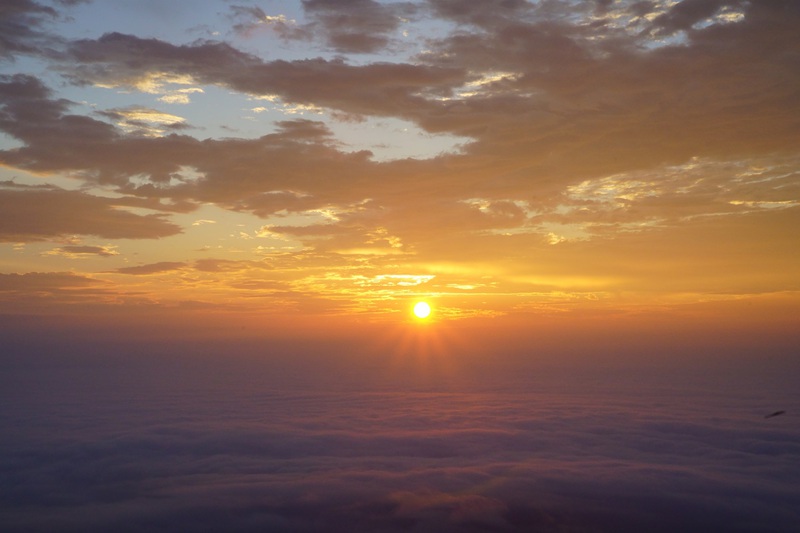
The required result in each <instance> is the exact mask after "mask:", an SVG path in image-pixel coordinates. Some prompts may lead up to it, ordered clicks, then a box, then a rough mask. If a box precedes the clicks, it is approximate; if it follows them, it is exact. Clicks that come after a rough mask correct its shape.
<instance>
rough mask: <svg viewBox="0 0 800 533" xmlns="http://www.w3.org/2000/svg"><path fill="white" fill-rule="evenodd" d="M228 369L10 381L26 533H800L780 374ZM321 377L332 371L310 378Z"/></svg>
mask: <svg viewBox="0 0 800 533" xmlns="http://www.w3.org/2000/svg"><path fill="white" fill-rule="evenodd" d="M220 355H222V354H217V356H216V357H215V358H213V359H212V358H203V357H193V358H192V359H193V363H192V364H191V366H187V364H186V363H187V360H186V359H182V358H180V357H175V356H158V357H150V358H144V359H143V358H142V357H138V358H136V359H130V358H126V357H119V356H118V357H113V356H112V357H111V358H110V359H109V354H105V355H103V356H102V357H101V359H100V360H98V359H97V358H96V357H95V358H93V359H92V358H87V357H80V358H78V361H80V362H77V363H72V364H70V365H69V366H65V365H64V363H55V364H54V368H50V369H48V368H46V367H41V366H36V365H31V364H30V363H29V364H26V365H18V366H17V369H16V370H14V371H13V372H12V373H4V376H3V391H4V392H3V395H4V398H7V397H8V395H10V394H13V395H14V397H15V398H17V400H16V402H15V403H14V404H13V407H12V404H11V403H9V402H7V401H4V402H3V404H2V405H3V407H2V410H0V416H2V423H3V426H4V427H5V428H7V431H4V436H3V438H2V441H0V442H1V443H2V444H1V445H2V454H1V455H0V457H2V468H3V471H4V472H5V475H4V481H3V483H2V485H0V501H2V502H3V503H2V507H1V508H0V517H2V519H3V523H4V524H5V527H6V528H7V530H8V531H51V530H53V529H57V530H59V531H108V530H112V529H113V530H115V531H152V530H178V529H180V530H182V531H218V530H222V529H224V530H226V531H265V530H266V531H365V532H366V531H398V532H400V531H423V532H435V531H440V532H450V531H452V532H456V531H458V532H472V531H497V532H514V531H520V532H522V531H542V532H547V531H608V532H612V531H613V532H634V531H645V530H646V531H658V532H661V531H663V532H668V531H678V530H680V531H691V532H700V531H708V530H710V529H714V530H724V531H730V532H745V531H773V532H787V533H788V532H789V531H793V530H794V529H795V528H796V524H797V521H798V519H800V515H798V509H799V508H800V507H798V503H800V492H799V491H798V488H797V487H798V481H800V463H798V452H800V448H798V437H800V435H799V434H798V429H797V426H796V424H795V422H794V421H795V420H796V416H797V415H796V414H792V411H791V410H790V411H789V412H787V414H785V415H784V417H782V418H775V419H764V418H763V414H764V413H765V412H769V411H770V410H771V409H772V407H774V405H775V404H774V403H772V402H784V403H782V406H784V405H787V404H788V405H789V408H791V407H792V406H796V405H798V400H800V398H798V396H797V391H796V390H795V389H794V388H793V387H792V384H791V380H786V379H784V380H781V379H780V378H779V377H778V376H780V373H777V376H776V375H772V376H771V377H770V374H771V372H772V371H773V370H775V369H774V368H773V369H772V370H770V371H769V372H767V373H765V372H763V371H760V370H757V369H755V370H753V369H750V370H748V371H747V372H745V373H743V374H742V373H738V372H737V373H727V374H726V375H725V377H724V378H722V379H719V380H712V379H710V377H708V376H706V377H700V378H697V377H695V378H694V379H693V380H691V379H690V380H688V381H687V379H686V378H687V377H688V374H687V375H683V376H681V374H680V373H677V374H672V373H669V372H668V374H669V375H668V376H667V375H662V376H661V377H660V378H656V377H655V376H653V375H649V374H647V373H640V374H635V375H636V376H637V378H638V384H637V385H632V384H631V382H630V380H629V379H627V377H624V379H622V378H623V376H622V375H621V374H620V373H619V372H618V371H617V372H615V371H600V372H599V373H595V374H594V378H593V377H592V375H591V374H590V373H589V372H586V373H580V372H577V373H576V372H574V371H572V370H569V371H568V370H566V369H564V368H562V369H561V370H558V371H553V370H552V369H551V370H547V369H544V368H536V367H526V366H524V365H523V366H522V367H520V366H517V365H515V366H516V368H515V369H514V370H513V371H512V373H513V375H504V374H503V371H500V370H498V367H497V366H495V365H491V366H490V365H488V364H486V363H485V362H483V363H481V362H478V363H475V362H474V361H473V364H475V365H476V366H475V367H474V368H470V367H469V366H467V365H468V364H469V363H467V362H466V361H465V360H461V361H459V362H457V363H455V365H453V367H452V368H451V370H450V371H449V372H448V373H441V372H439V373H436V372H434V373H430V374H428V375H423V374H419V375H417V376H416V377H413V376H410V375H408V374H405V373H404V372H403V371H402V370H399V369H398V367H397V365H396V364H395V365H387V364H388V361H387V360H386V359H382V357H381V356H380V355H378V354H373V355H372V356H371V357H372V358H376V357H377V358H378V360H379V361H382V362H381V363H380V364H374V363H373V365H371V368H369V369H366V368H365V366H364V365H363V362H359V361H357V360H349V361H347V362H346V363H344V362H343V361H342V360H339V361H331V360H330V359H328V358H324V357H323V358H320V357H316V356H314V357H308V356H305V357H304V356H300V357H297V356H295V357H292V358H284V357H281V356H279V355H278V354H274V353H273V354H272V357H271V359H270V360H269V361H267V360H265V359H263V358H259V359H250V360H248V359H245V358H242V357H238V356H236V355H233V354H228V355H227V356H226V357H223V358H222V359H220ZM498 355H499V354H494V356H495V357H497V356H498ZM102 359H106V362H105V363H103V362H101V360H102ZM46 361H47V359H44V360H43V362H46ZM89 361H91V362H89ZM53 363H54V360H51V361H50V363H49V364H53ZM352 363H358V364H357V368H358V370H355V371H354V370H353V367H350V370H349V371H348V370H347V368H348V366H350V365H351V364H352ZM309 364H312V365H315V366H317V367H318V368H319V369H320V370H324V371H325V372H323V373H320V374H317V375H316V376H314V377H309V376H308V375H306V376H303V377H298V376H299V375H300V374H303V373H304V372H301V373H300V374H297V373H296V372H297V370H298V369H300V368H302V367H303V366H305V365H309ZM98 365H99V366H98ZM390 366H393V368H390ZM90 369H92V370H91V371H90ZM596 370H597V368H595V371H596ZM711 370H713V372H716V373H718V372H720V371H722V370H723V369H722V368H721V367H714V368H711ZM638 371H641V368H639V369H638V370H636V371H634V373H635V372H638ZM662 371H663V369H662ZM31 372H33V373H34V374H33V375H35V376H36V381H34V382H31V381H29V379H28V378H27V377H26V376H27V374H26V373H31ZM506 372H507V371H506ZM597 377H602V382H598V381H597V379H596V378H597ZM680 377H682V378H683V383H684V384H683V385H681V386H678V387H675V386H670V387H664V385H665V384H667V383H669V381H670V380H671V379H675V378H680ZM20 378H26V381H27V382H28V383H33V386H32V387H31V388H29V389H28V390H25V391H23V390H20V388H19V385H18V384H17V385H15V383H14V380H18V379H20ZM764 386H768V387H770V388H769V389H768V390H765V389H763V388H762V387H764ZM443 388H444V389H445V390H442V389H443ZM98 397H102V398H103V400H102V401H97V400H96V398H98Z"/></svg>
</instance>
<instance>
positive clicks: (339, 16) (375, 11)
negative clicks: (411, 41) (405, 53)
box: [303, 0, 417, 53]
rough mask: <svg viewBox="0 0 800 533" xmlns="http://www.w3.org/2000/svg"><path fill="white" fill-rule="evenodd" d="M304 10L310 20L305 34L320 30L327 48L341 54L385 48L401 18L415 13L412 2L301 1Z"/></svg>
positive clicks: (358, 0) (375, 50)
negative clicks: (325, 40)
mask: <svg viewBox="0 0 800 533" xmlns="http://www.w3.org/2000/svg"><path fill="white" fill-rule="evenodd" d="M303 9H304V10H305V12H306V15H307V16H308V17H310V18H311V20H312V22H311V23H310V24H309V25H308V31H309V32H313V31H315V30H318V29H321V30H322V32H323V34H324V35H325V36H326V39H327V42H328V44H329V45H330V46H331V47H332V48H333V49H334V50H336V51H338V52H344V53H347V52H349V53H370V52H377V51H379V50H380V49H382V48H384V47H386V46H387V45H388V44H389V42H390V41H389V39H390V36H391V34H392V33H394V32H395V31H396V30H397V29H398V27H399V26H400V24H401V21H402V20H403V18H404V17H409V16H411V15H413V14H414V13H415V12H416V11H417V7H416V5H415V4H413V3H411V2H397V3H388V4H386V3H380V2H376V1H374V0H335V1H332V2H326V1H320V0H303Z"/></svg>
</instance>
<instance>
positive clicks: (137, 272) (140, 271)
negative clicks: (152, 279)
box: [114, 261, 186, 276]
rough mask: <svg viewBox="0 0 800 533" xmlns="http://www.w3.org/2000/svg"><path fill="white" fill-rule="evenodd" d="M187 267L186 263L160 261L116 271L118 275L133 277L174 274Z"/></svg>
mask: <svg viewBox="0 0 800 533" xmlns="http://www.w3.org/2000/svg"><path fill="white" fill-rule="evenodd" d="M185 266H186V263H182V262H177V261H160V262H158V263H151V264H149V265H139V266H132V267H121V268H118V269H116V270H114V272H115V273H117V274H130V275H133V276H147V275H150V274H161V273H163V272H172V271H175V270H180V269H182V268H183V267H185Z"/></svg>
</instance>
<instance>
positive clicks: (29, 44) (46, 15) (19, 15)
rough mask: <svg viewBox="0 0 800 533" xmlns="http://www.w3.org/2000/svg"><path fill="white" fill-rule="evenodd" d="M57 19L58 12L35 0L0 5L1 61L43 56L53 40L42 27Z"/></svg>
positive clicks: (11, 0)
mask: <svg viewBox="0 0 800 533" xmlns="http://www.w3.org/2000/svg"><path fill="white" fill-rule="evenodd" d="M57 16H58V13H57V12H56V10H55V9H53V8H52V7H49V6H45V5H42V4H40V3H38V2H34V1H33V0H8V1H5V2H3V3H2V5H0V60H9V59H11V60H13V59H14V58H15V56H17V55H18V54H32V53H42V52H43V47H44V46H45V45H46V44H47V43H48V42H49V41H50V38H49V37H48V36H47V33H46V32H45V31H44V30H43V27H44V26H45V25H46V23H47V22H48V21H52V20H54V19H55V18H56V17H57Z"/></svg>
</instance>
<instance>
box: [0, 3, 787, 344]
mask: <svg viewBox="0 0 800 533" xmlns="http://www.w3.org/2000/svg"><path fill="white" fill-rule="evenodd" d="M66 4H67V3H59V2H54V3H47V2H33V1H29V2H18V3H11V4H7V5H5V6H4V7H0V28H3V31H2V33H3V43H2V47H0V74H1V75H2V77H1V78H0V314H2V322H0V325H1V326H2V327H3V328H5V329H6V330H7V331H11V330H17V331H18V330H19V328H22V329H23V330H26V331H27V330H28V329H35V328H36V327H38V326H36V324H41V325H42V326H41V327H42V328H44V330H47V329H48V328H54V329H53V331H55V330H59V331H60V329H59V328H62V329H64V328H66V329H70V328H76V327H86V328H90V329H92V328H95V329H96V330H103V331H104V332H105V334H108V335H111V336H113V335H132V336H141V335H142V334H146V333H143V332H149V334H152V335H154V338H155V337H159V336H161V335H167V336H168V335H169V334H170V332H175V331H177V330H181V331H184V332H185V333H184V334H185V335H189V336H191V335H199V336H204V335H211V336H215V335H217V334H219V335H221V336H236V335H244V336H249V335H255V334H256V333H254V332H257V335H265V336H268V337H270V336H271V337H283V338H289V339H292V338H297V339H300V338H303V337H304V336H308V335H311V336H315V335H320V336H323V337H325V336H332V337H337V336H348V335H353V336H356V337H357V336H358V335H359V334H361V333H360V332H366V331H369V332H370V333H369V335H368V336H369V337H370V338H376V339H377V338H380V337H381V333H380V332H381V331H387V330H386V329H385V328H411V329H412V330H413V329H414V328H416V329H419V328H420V326H421V324H419V323H416V322H415V321H414V319H413V318H412V316H411V306H412V305H413V303H414V302H415V301H418V300H419V299H425V300H427V301H428V302H430V303H431V305H432V307H433V309H434V312H433V315H432V318H431V319H430V322H431V323H429V324H428V325H427V326H424V327H426V328H440V329H441V330H442V331H449V332H451V333H452V332H458V331H461V332H462V333H459V334H455V333H454V334H453V335H452V336H453V337H459V336H461V337H464V338H467V337H470V336H473V337H480V338H482V339H484V340H488V339H492V338H493V337H495V336H497V335H498V334H499V333H502V335H503V336H504V338H508V337H509V336H511V337H514V336H516V337H518V338H520V339H525V338H528V337H530V336H537V335H539V336H541V335H545V334H549V335H550V336H551V337H552V338H553V339H557V338H560V337H559V336H564V337H569V335H570V333H569V332H570V331H585V332H595V333H597V335H599V336H601V337H602V336H603V334H602V332H603V331H611V330H613V331H615V332H624V331H636V332H638V333H637V335H640V336H642V335H646V332H647V331H649V330H650V329H649V328H656V329H657V330H658V331H659V334H658V335H660V337H659V338H664V339H666V338H669V336H670V334H671V333H670V332H684V333H683V334H685V336H686V339H687V342H688V340H690V339H691V338H693V335H695V334H696V335H697V336H699V337H702V336H704V335H705V336H715V335H717V336H718V335H723V336H724V335H728V334H730V333H731V332H742V331H750V332H751V333H752V335H750V337H749V338H751V339H762V340H763V339H779V340H780V339H782V340H781V341H780V342H784V341H786V339H791V338H795V337H794V336H796V330H798V329H800V328H798V326H800V324H799V323H798V322H800V319H798V317H800V298H798V295H799V294H800V292H798V291H799V290H800V242H799V241H798V237H797V235H798V233H797V229H798V228H800V153H799V152H798V139H800V122H799V121H798V120H799V119H800V99H798V87H800V68H798V63H797V58H798V57H799V56H800V55H799V54H800V37H799V36H800V11H798V7H797V5H796V4H795V3H794V2H781V1H769V2H746V1H744V0H712V1H703V2H701V1H696V0H684V1H681V2H672V1H669V2H668V1H661V0H655V1H652V2H644V3H642V2H633V1H624V0H623V1H618V2H607V1H599V0H598V1H596V2H570V1H566V0H565V1H554V2H525V1H522V0H519V1H513V2H488V1H487V2H458V1H455V0H427V1H418V2H407V3H389V2H377V1H373V0H358V1H344V0H337V1H332V2H327V3H326V2H317V1H307V2H297V3H290V2H282V3H280V4H275V5H272V4H269V6H267V5H265V4H263V3H259V2H251V3H247V2H243V3H242V5H237V6H232V5H230V4H228V3H227V2H219V3H218V4H214V3H211V2H205V3H203V7H202V8H198V6H197V5H194V6H193V5H190V3H183V2H181V3H177V2H176V3H170V4H169V5H168V6H164V5H162V4H160V3H152V4H150V3H144V4H141V5H137V6H136V8H135V9H134V8H132V7H131V5H129V4H127V3H122V2H119V3H117V2H103V3H99V2H98V3H91V2H89V3H78V4H76V5H71V6H69V5H66ZM281 10H283V11H281ZM154 21H155V22H154ZM95 326H96V327H95ZM215 332H216V333H215ZM687 332H688V333H687ZM725 332H727V333H725ZM417 334H420V335H429V334H430V332H429V333H422V332H417ZM606 337H608V336H606ZM606 337H603V338H606ZM598 338H599V337H598ZM642 338H644V337H642ZM606 340H608V338H606ZM609 342H612V341H610V340H609ZM726 342H727V341H726ZM753 342H755V341H753ZM776 342H777V341H776ZM612 344H613V343H612Z"/></svg>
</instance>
